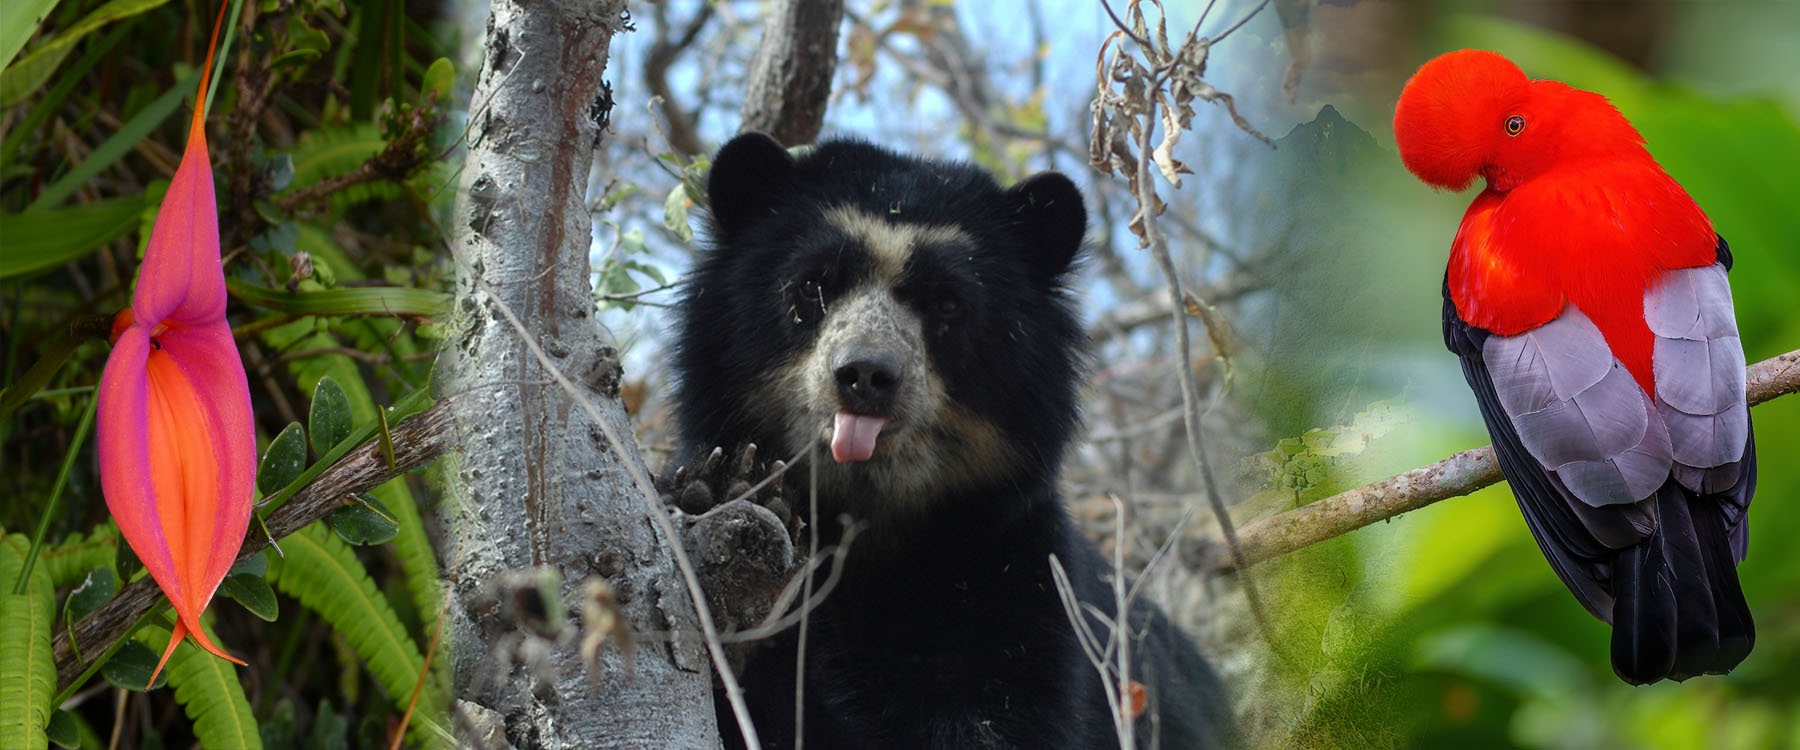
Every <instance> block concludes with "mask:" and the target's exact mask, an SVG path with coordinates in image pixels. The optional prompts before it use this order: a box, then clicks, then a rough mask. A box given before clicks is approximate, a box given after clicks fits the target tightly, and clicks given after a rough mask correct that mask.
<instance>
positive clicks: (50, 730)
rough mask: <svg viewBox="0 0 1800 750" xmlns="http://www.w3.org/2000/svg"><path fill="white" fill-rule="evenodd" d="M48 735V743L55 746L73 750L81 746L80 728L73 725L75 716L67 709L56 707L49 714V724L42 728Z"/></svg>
mask: <svg viewBox="0 0 1800 750" xmlns="http://www.w3.org/2000/svg"><path fill="white" fill-rule="evenodd" d="M44 733H45V734H47V735H49V737H50V743H51V744H53V745H55V746H57V747H66V748H70V750H75V749H76V748H80V747H81V730H80V728H78V727H77V726H76V725H75V716H74V715H73V714H70V713H69V712H68V711H64V710H62V709H57V710H56V712H55V713H52V714H50V726H48V727H45V728H44Z"/></svg>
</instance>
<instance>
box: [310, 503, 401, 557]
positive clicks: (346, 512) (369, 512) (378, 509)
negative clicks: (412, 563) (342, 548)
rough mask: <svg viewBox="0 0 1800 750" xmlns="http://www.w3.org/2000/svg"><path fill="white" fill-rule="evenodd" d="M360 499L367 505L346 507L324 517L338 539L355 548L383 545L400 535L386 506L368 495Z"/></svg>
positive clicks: (398, 528)
mask: <svg viewBox="0 0 1800 750" xmlns="http://www.w3.org/2000/svg"><path fill="white" fill-rule="evenodd" d="M360 499H361V500H362V502H363V503H367V505H363V504H352V505H346V506H344V507H342V508H338V509H337V510H334V511H332V512H331V515H329V516H326V517H325V520H326V522H327V523H329V524H331V530H332V531H333V532H335V533H336V534H337V535H338V537H340V538H342V539H343V540H344V541H346V542H349V543H351V544H354V545H357V546H368V545H371V544H385V543H387V542H388V541H391V540H392V539H393V538H394V536H395V535H396V534H399V533H400V527H399V526H398V525H396V524H395V523H394V521H393V520H392V516H391V515H390V514H389V513H388V510H387V507H386V506H383V505H382V504H381V502H380V501H378V500H376V499H375V498H374V497H372V496H370V495H363V496H362V497H361V498H360Z"/></svg>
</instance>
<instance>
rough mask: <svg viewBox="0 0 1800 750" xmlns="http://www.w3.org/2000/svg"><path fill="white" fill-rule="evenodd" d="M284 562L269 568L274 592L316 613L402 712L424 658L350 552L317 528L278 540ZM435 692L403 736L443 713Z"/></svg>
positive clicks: (424, 696)
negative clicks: (275, 589)
mask: <svg viewBox="0 0 1800 750" xmlns="http://www.w3.org/2000/svg"><path fill="white" fill-rule="evenodd" d="M281 544H282V549H283V550H285V551H286V552H287V557H286V559H282V560H276V561H274V562H273V563H272V564H271V565H270V566H269V572H270V577H271V578H272V579H273V580H274V583H275V587H276V588H277V589H280V590H281V591H282V593H285V594H287V595H288V596H291V597H293V598H295V599H298V600H299V601H300V603H301V604H302V605H304V606H306V608H307V609H310V610H312V611H313V612H315V613H317V614H318V615H319V616H320V617H321V618H323V619H324V620H325V621H326V622H329V623H330V624H331V628H332V630H334V631H336V632H337V633H338V634H339V635H341V636H343V637H344V640H345V641H346V642H347V643H349V644H350V648H351V650H353V651H355V652H356V655H357V657H358V658H361V659H362V660H363V663H365V664H367V665H368V668H369V673H370V674H372V675H374V677H375V679H376V681H377V682H380V683H381V686H382V688H383V689H385V690H386V691H387V695H388V699H389V700H390V701H393V705H394V707H395V708H396V709H400V710H404V709H405V708H406V704H407V702H408V700H410V698H411V697H412V694H413V687H414V686H415V685H416V684H417V682H418V679H419V671H420V670H421V669H423V668H424V657H423V656H422V655H421V654H420V652H419V648H418V646H417V645H416V644H415V643H414V642H413V639H412V637H411V636H408V635H407V634H406V629H405V627H403V626H401V624H400V618H399V617H398V616H397V615H396V614H395V613H394V608H393V605H392V604H389V603H388V600H387V597H386V596H384V595H383V594H382V593H381V590H380V589H379V588H377V587H376V585H375V582H374V581H373V580H371V579H370V578H369V573H368V571H367V570H365V569H364V568H363V565H362V563H361V562H360V561H358V560H357V559H356V552H355V551H354V550H352V549H351V548H350V546H349V545H347V544H345V543H344V542H342V541H341V540H339V539H338V538H337V537H335V536H332V535H331V532H329V531H326V530H324V529H322V528H320V527H319V526H318V525H317V524H314V525H311V526H307V527H306V528H303V529H301V530H300V531H299V532H297V533H295V534H292V535H290V536H288V537H287V538H286V539H283V540H282V543H281ZM439 701H440V698H439V696H438V694H437V693H436V692H435V691H432V690H427V691H425V692H424V693H423V694H421V695H420V697H419V707H418V711H417V712H416V714H415V716H414V721H415V722H421V721H422V722H424V723H420V724H418V725H417V726H416V728H415V729H414V730H412V731H411V732H409V734H414V735H421V734H423V733H425V732H426V731H427V729H426V726H425V725H426V724H429V723H432V722H435V721H436V720H437V717H438V716H439V715H440V714H441V713H442V712H443V710H444V707H443V706H442V705H440V703H439Z"/></svg>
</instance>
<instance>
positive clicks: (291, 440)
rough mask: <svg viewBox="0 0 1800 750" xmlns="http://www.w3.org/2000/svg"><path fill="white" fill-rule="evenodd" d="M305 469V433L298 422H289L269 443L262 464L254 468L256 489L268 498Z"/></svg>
mask: <svg viewBox="0 0 1800 750" xmlns="http://www.w3.org/2000/svg"><path fill="white" fill-rule="evenodd" d="M305 469H306V432H305V431H304V430H301V429H300V423H299V422H289V423H288V426H286V427H284V428H282V429H281V434H279V435H276V436H275V439H274V440H271V441H269V449H268V450H266V451H263V457H262V463H261V464H259V465H257V467H256V489H257V491H259V492H261V493H262V494H263V497H268V496H270V495H273V494H275V493H276V492H277V491H279V490H280V489H281V488H283V487H286V486H288V483H289V482H292V481H294V478H295V477H298V476H300V472H301V471H304V470H305Z"/></svg>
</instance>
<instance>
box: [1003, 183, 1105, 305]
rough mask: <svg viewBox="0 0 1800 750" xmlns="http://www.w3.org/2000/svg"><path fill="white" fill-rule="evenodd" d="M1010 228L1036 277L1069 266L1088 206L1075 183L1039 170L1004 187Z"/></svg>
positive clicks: (1078, 247)
mask: <svg viewBox="0 0 1800 750" xmlns="http://www.w3.org/2000/svg"><path fill="white" fill-rule="evenodd" d="M1006 200H1007V202H1008V203H1009V204H1010V206H1009V209H1010V211H1009V215H1010V216H1011V217H1012V225H1013V230H1014V231H1015V232H1017V233H1018V236H1019V239H1020V240H1021V241H1022V242H1023V243H1024V246H1025V262H1026V263H1029V264H1030V265H1031V269H1032V271H1034V272H1035V273H1036V275H1037V276H1038V278H1040V279H1044V280H1050V279H1054V278H1056V277H1057V276H1058V275H1060V274H1061V273H1062V272H1064V271H1067V270H1069V264H1070V263H1072V262H1074V260H1075V254H1076V253H1079V252H1081V242H1082V239H1083V238H1084V236H1085V235H1086V234H1087V207H1086V206H1084V205H1082V202H1081V191H1080V190H1077V189H1075V183H1073V182H1070V181H1069V178H1067V177H1064V176H1063V175H1062V174H1061V173H1058V172H1042V173H1039V174H1035V175H1032V176H1031V177H1028V178H1026V179H1025V180H1024V181H1023V182H1020V183H1019V184H1017V185H1014V186H1012V188H1010V189H1008V190H1007V191H1006Z"/></svg>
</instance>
